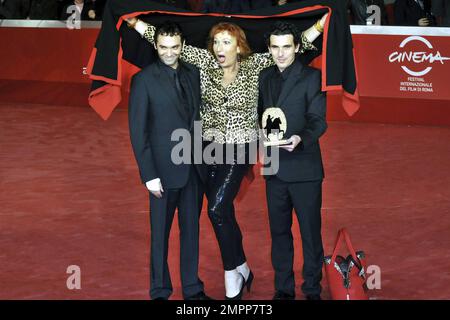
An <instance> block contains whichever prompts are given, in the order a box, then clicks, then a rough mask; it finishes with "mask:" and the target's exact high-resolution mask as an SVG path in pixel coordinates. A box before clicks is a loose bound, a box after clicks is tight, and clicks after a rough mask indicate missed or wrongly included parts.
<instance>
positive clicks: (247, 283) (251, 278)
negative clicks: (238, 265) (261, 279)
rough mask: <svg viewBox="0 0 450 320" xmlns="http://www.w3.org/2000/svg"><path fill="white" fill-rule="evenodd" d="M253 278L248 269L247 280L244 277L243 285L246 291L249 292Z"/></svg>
mask: <svg viewBox="0 0 450 320" xmlns="http://www.w3.org/2000/svg"><path fill="white" fill-rule="evenodd" d="M253 278H254V276H253V272H252V271H251V270H250V273H249V274H248V278H247V281H245V278H244V286H246V287H247V292H250V289H251V288H252V283H253Z"/></svg>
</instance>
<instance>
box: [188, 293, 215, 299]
mask: <svg viewBox="0 0 450 320" xmlns="http://www.w3.org/2000/svg"><path fill="white" fill-rule="evenodd" d="M184 300H213V299H212V298H211V297H208V296H207V295H206V294H205V292H203V291H200V292H198V293H196V294H194V295H193V296H190V297H189V298H186V299H184Z"/></svg>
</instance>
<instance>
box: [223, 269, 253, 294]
mask: <svg viewBox="0 0 450 320" xmlns="http://www.w3.org/2000/svg"><path fill="white" fill-rule="evenodd" d="M239 274H240V275H241V277H242V286H241V289H240V290H239V293H238V294H237V295H235V296H234V297H231V298H230V297H227V296H226V295H225V300H242V294H243V293H244V288H245V284H246V281H245V278H244V276H243V275H242V274H241V273H239ZM248 278H249V279H250V276H249V277H248ZM247 282H248V281H247ZM247 289H248V287H247Z"/></svg>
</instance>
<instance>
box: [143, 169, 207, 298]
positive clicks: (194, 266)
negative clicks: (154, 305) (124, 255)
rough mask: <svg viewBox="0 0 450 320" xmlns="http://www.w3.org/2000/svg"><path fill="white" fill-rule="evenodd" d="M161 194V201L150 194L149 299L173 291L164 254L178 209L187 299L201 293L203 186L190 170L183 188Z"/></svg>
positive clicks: (184, 293) (192, 170) (169, 293)
mask: <svg viewBox="0 0 450 320" xmlns="http://www.w3.org/2000/svg"><path fill="white" fill-rule="evenodd" d="M163 188H164V185H163ZM164 191H165V192H164V193H163V197H162V198H161V199H158V198H156V197H155V196H153V194H151V193H150V224H151V245H150V246H151V254H150V260H151V261H150V297H151V298H152V299H156V298H168V297H169V296H170V295H171V294H172V292H173V288H172V282H171V280H170V273H169V267H168V264H167V255H168V249H169V235H170V229H171V227H172V222H173V217H174V214H175V209H176V208H178V226H179V229H180V272H181V284H182V287H183V296H184V298H188V297H190V296H193V295H195V294H196V293H199V292H200V291H203V290H204V288H203V282H202V281H201V280H200V278H199V277H198V261H199V217H200V212H201V209H202V201H203V186H202V184H201V182H200V180H199V177H198V175H197V173H196V170H195V168H193V167H192V168H191V169H190V175H189V179H188V182H187V184H186V185H185V186H184V187H183V188H181V189H168V190H166V189H164Z"/></svg>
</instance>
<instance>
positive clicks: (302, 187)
mask: <svg viewBox="0 0 450 320" xmlns="http://www.w3.org/2000/svg"><path fill="white" fill-rule="evenodd" d="M266 196H267V205H268V209H269V223H270V233H271V236H272V265H273V268H274V270H275V290H279V291H283V292H286V293H289V294H295V279H294V271H293V264H294V244H293V237H292V230H291V229H292V209H295V213H296V215H297V219H298V221H299V225H300V233H301V238H302V247H303V259H304V261H303V280H304V282H303V284H302V291H303V293H304V294H320V292H321V289H322V288H321V286H320V280H321V279H322V264H323V246H322V236H321V224H322V220H321V214H320V211H321V207H322V180H319V181H312V182H295V183H288V182H284V181H281V180H280V179H278V178H277V177H276V176H272V177H269V178H267V180H266Z"/></svg>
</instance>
